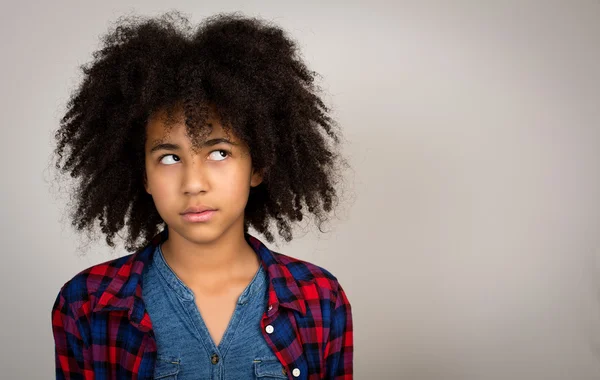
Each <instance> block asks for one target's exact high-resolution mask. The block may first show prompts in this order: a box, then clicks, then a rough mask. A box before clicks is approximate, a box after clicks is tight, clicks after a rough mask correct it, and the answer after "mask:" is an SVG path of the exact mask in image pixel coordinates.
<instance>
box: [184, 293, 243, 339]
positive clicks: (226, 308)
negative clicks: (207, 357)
mask: <svg viewBox="0 0 600 380" xmlns="http://www.w3.org/2000/svg"><path fill="white" fill-rule="evenodd" d="M242 290H243V289H237V288H227V289H224V290H221V291H213V292H210V291H205V290H198V289H192V291H193V292H194V296H195V297H194V298H195V304H196V307H197V308H198V312H199V313H200V316H201V317H202V320H203V321H204V325H205V326H206V328H207V330H208V333H209V334H210V337H211V338H212V340H213V342H214V343H215V346H219V344H220V343H221V340H222V338H223V335H224V334H225V331H226V330H227V326H229V324H230V322H231V319H232V317H233V314H234V312H235V309H236V306H237V305H238V299H239V295H240V293H241V291H242Z"/></svg>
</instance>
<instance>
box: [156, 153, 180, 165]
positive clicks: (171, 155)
mask: <svg viewBox="0 0 600 380" xmlns="http://www.w3.org/2000/svg"><path fill="white" fill-rule="evenodd" d="M165 157H177V156H176V155H174V154H165V155H162V156H161V157H160V159H159V161H160V162H161V163H163V164H166V165H172V164H170V163H165V162H163V158H165ZM177 161H179V157H177V160H176V161H175V162H177Z"/></svg>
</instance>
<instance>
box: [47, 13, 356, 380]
mask: <svg viewBox="0 0 600 380" xmlns="http://www.w3.org/2000/svg"><path fill="white" fill-rule="evenodd" d="M83 72H84V79H83V82H82V84H81V85H80V86H79V88H78V89H77V90H76V91H75V93H74V94H73V96H72V97H71V99H70V101H69V103H68V107H67V112H66V115H65V116H64V117H63V118H62V120H61V125H60V129H59V130H58V132H57V133H56V139H57V147H56V150H55V153H56V154H57V155H58V159H57V162H56V167H57V168H60V169H61V171H62V172H63V173H65V172H68V173H69V174H70V175H71V176H72V177H75V178H78V179H79V182H78V188H77V191H76V192H75V197H74V199H75V201H76V203H75V204H76V210H75V212H74V213H73V215H72V217H73V225H74V226H76V228H77V229H78V230H83V229H88V230H92V229H93V227H94V223H95V221H96V220H99V222H100V227H101V230H102V232H103V233H104V234H105V235H106V242H107V243H108V245H109V246H111V247H114V243H113V238H114V237H115V234H118V232H119V231H121V230H122V228H123V227H125V226H127V230H128V233H127V234H126V236H125V239H126V249H127V250H128V251H129V252H132V254H129V255H127V256H124V257H121V258H118V259H115V260H112V261H109V262H106V263H103V264H99V265H96V266H93V267H91V268H89V269H87V270H84V271H83V272H81V273H79V274H77V275H76V276H75V277H74V278H72V279H71V280H70V281H68V282H67V283H66V284H65V285H64V286H63V287H62V288H61V290H60V292H59V294H58V297H57V298H56V302H55V304H54V307H53V310H52V327H53V333H54V339H55V353H56V377H57V378H59V379H92V378H94V379H179V380H182V379H209V378H210V379H232V380H233V379H254V378H257V379H277V378H281V379H285V378H287V379H352V372H353V371H352V362H353V331H352V315H351V308H350V303H349V302H348V298H347V297H346V294H345V292H344V290H343V289H342V287H341V286H340V284H339V283H338V281H337V279H336V278H335V277H334V276H333V275H332V274H331V273H330V272H328V271H327V270H325V269H323V268H321V267H319V266H317V265H314V264H311V263H309V262H306V261H301V260H299V259H295V258H292V257H290V256H286V255H283V254H280V253H277V252H274V251H272V250H270V249H269V248H268V247H267V246H266V245H264V244H263V243H262V242H261V241H260V240H258V239H257V238H256V237H254V236H251V235H249V233H248V228H249V227H250V226H252V227H253V228H254V229H255V230H256V231H258V232H259V233H262V234H263V235H264V236H265V238H266V240H267V241H269V242H273V241H274V237H273V234H272V232H271V228H272V222H273V223H274V224H275V226H276V228H277V231H278V233H279V235H280V236H281V237H282V238H283V239H284V240H286V241H290V240H291V239H292V230H291V222H294V221H301V220H302V219H303V217H304V216H305V214H306V212H305V211H306V210H307V211H308V213H310V214H312V215H313V216H314V217H315V218H316V220H317V221H318V223H321V222H323V221H325V220H326V217H327V212H329V211H331V210H332V203H333V201H334V200H336V199H337V198H336V197H337V194H336V189H335V187H334V185H335V184H336V183H337V181H336V177H335V173H336V163H338V162H340V161H339V160H338V158H340V157H339V155H338V151H337V150H335V149H334V147H336V146H337V143H338V142H339V134H338V132H337V131H336V130H335V128H334V126H335V125H334V121H333V120H332V118H331V117H330V116H329V110H328V108H326V107H325V105H324V103H323V102H322V100H321V99H320V97H319V96H317V94H316V88H315V86H314V85H313V79H314V73H313V72H311V71H309V70H308V69H307V67H306V66H305V64H304V63H303V62H302V61H301V59H300V58H299V57H298V52H297V49H296V47H295V44H294V42H292V41H291V40H290V39H289V38H288V37H287V36H286V35H285V33H284V32H283V31H282V30H281V29H280V28H278V27H277V26H274V25H269V24H267V23H265V22H263V21H260V20H257V19H253V18H245V17H242V16H240V15H237V14H220V15H217V16H215V17H212V18H210V19H207V20H206V21H205V22H203V23H202V24H201V25H200V26H199V27H198V28H197V29H195V30H191V28H190V27H189V26H188V23H187V20H185V18H183V17H181V16H179V15H178V14H177V13H170V14H166V15H164V16H163V17H160V18H155V19H149V20H143V21H132V20H121V22H120V23H118V24H117V27H116V28H115V29H114V31H112V32H111V33H110V34H108V35H107V36H106V37H105V38H104V40H103V46H102V48H101V49H100V50H98V51H97V52H96V53H94V60H93V62H91V63H90V64H88V65H85V66H84V67H83ZM330 142H331V143H332V144H330ZM119 236H120V235H119Z"/></svg>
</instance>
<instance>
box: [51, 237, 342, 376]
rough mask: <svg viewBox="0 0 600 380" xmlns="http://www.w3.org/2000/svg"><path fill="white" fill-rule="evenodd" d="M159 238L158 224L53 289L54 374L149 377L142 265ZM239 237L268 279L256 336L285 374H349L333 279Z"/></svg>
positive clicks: (152, 348) (150, 338)
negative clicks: (147, 236) (131, 245)
mask: <svg viewBox="0 0 600 380" xmlns="http://www.w3.org/2000/svg"><path fill="white" fill-rule="evenodd" d="M167 237H168V229H167V228H165V229H164V230H163V231H161V232H160V233H159V234H157V235H156V236H155V237H154V238H152V240H151V242H150V243H149V244H148V245H146V247H145V248H143V249H141V250H140V251H138V252H136V253H134V254H130V255H127V256H123V257H120V258H118V259H116V260H112V261H108V262H105V263H102V264H98V265H95V266H93V267H91V268H89V269H86V270H85V271H83V272H81V273H79V274H77V275H76V276H75V277H74V278H73V279H71V280H70V281H68V282H67V283H66V284H65V285H64V286H63V287H62V288H61V290H60V293H59V294H58V297H57V298H56V302H55V303H54V307H53V309H52V330H53V334H54V341H55V357H56V378H57V379H152V378H153V372H154V364H155V360H156V351H157V347H156V340H155V337H154V332H153V330H152V321H151V320H150V316H149V315H148V313H147V311H146V308H145V305H144V300H143V299H142V271H143V269H144V267H145V266H146V264H147V263H148V262H149V260H151V258H152V254H153V253H154V250H155V248H156V247H157V246H158V244H160V243H161V242H163V241H165V240H166V239H167ZM247 238H248V241H249V242H250V244H251V245H252V247H253V248H254V250H255V251H257V252H258V254H259V257H260V260H261V263H262V265H263V267H264V268H265V270H266V272H267V275H268V277H269V280H270V281H269V288H268V297H269V308H268V310H267V311H266V312H265V314H264V315H263V317H262V320H261V327H262V331H263V335H264V338H265V341H266V342H267V344H268V345H269V346H270V347H271V349H272V350H273V353H274V354H275V355H276V356H277V358H278V359H279V361H280V362H281V364H282V365H283V367H284V372H285V373H286V374H287V377H288V378H289V379H292V380H294V379H352V376H353V375H352V372H353V370H352V364H353V363H352V362H353V350H354V349H353V330H352V313H351V308H350V303H349V302H348V298H347V297H346V294H345V292H344V290H343V289H342V287H341V286H340V284H339V283H338V281H337V279H336V278H335V277H334V276H333V275H332V274H331V273H329V272H328V271H327V270H325V269H323V268H320V267H318V266H316V265H314V264H311V263H308V262H306V261H302V260H298V259H295V258H292V257H290V256H286V255H283V254H280V253H277V252H273V251H271V250H269V249H268V248H267V247H266V246H265V245H263V244H262V243H261V242H260V241H259V240H258V239H256V238H255V237H253V236H250V235H247ZM269 325H270V326H272V327H273V331H272V333H271V334H268V333H266V332H265V330H266V327H267V326H269Z"/></svg>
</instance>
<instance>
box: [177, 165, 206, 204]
mask: <svg viewBox="0 0 600 380" xmlns="http://www.w3.org/2000/svg"><path fill="white" fill-rule="evenodd" d="M188 162H189V164H188V165H185V169H184V174H183V179H182V190H183V192H184V194H186V195H188V194H189V195H194V194H198V193H203V192H207V191H208V190H209V180H208V173H207V171H206V167H204V166H203V163H202V160H201V159H200V158H199V157H194V158H192V159H191V160H190V161H188Z"/></svg>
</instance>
